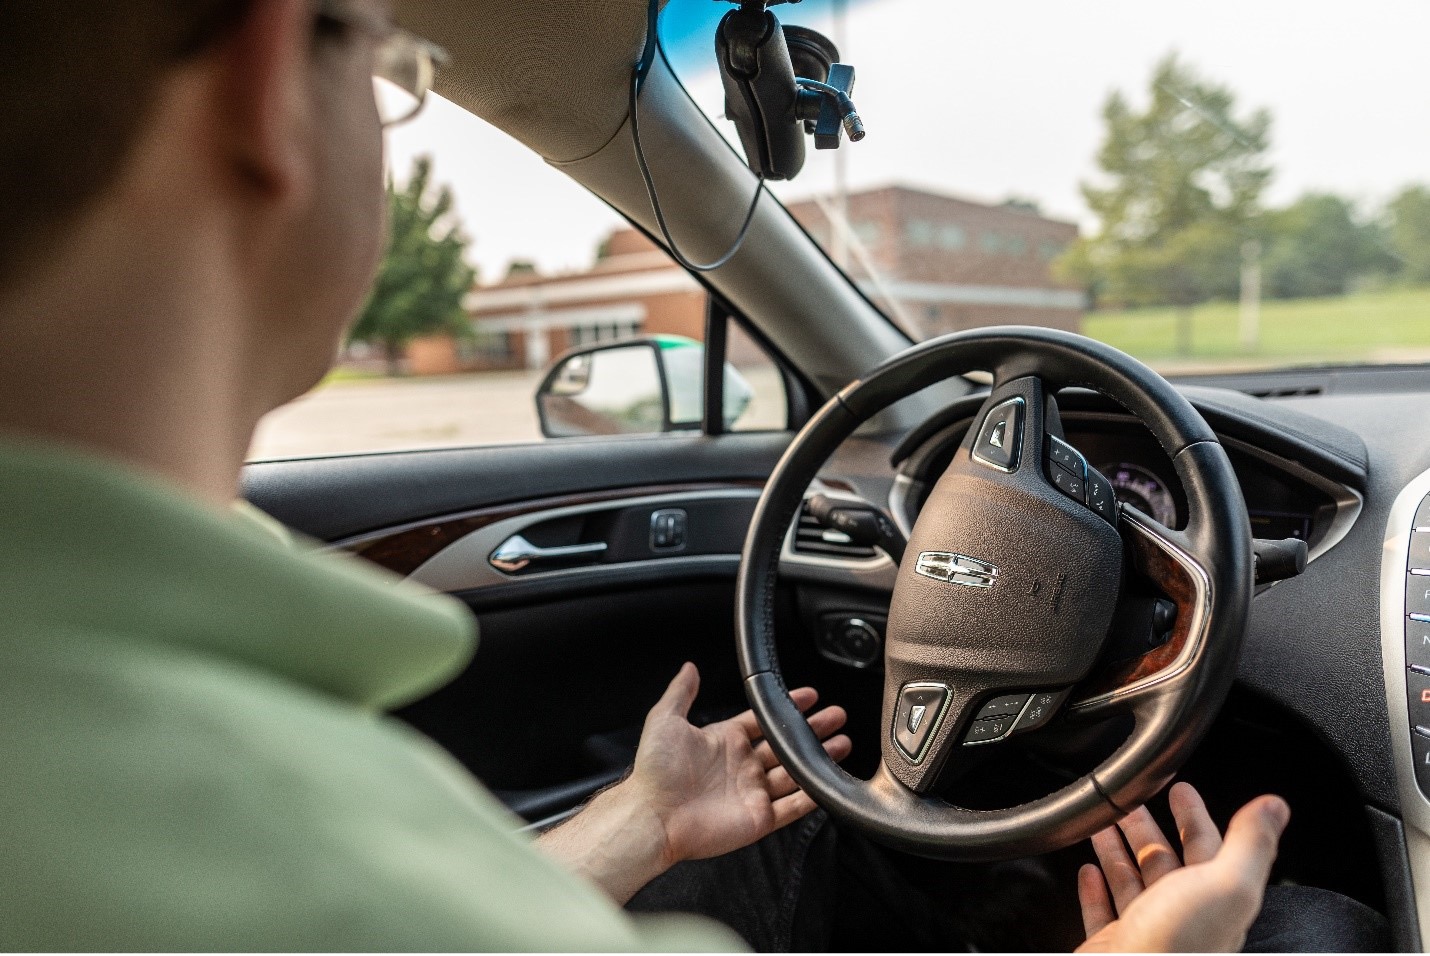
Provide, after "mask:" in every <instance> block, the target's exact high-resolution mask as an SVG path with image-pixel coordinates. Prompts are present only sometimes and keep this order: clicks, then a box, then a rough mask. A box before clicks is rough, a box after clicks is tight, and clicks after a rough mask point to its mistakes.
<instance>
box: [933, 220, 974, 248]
mask: <svg viewBox="0 0 1430 956" xmlns="http://www.w3.org/2000/svg"><path fill="white" fill-rule="evenodd" d="M967 241H968V236H967V235H966V234H965V233H964V231H963V227H962V226H960V225H957V224H956V223H951V222H946V223H944V224H943V225H942V226H940V227H939V230H938V245H939V248H940V249H943V250H944V251H945V252H957V251H958V250H959V249H962V248H963V246H964V243H966V242H967Z"/></svg>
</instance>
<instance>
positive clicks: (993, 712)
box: [977, 694, 1029, 718]
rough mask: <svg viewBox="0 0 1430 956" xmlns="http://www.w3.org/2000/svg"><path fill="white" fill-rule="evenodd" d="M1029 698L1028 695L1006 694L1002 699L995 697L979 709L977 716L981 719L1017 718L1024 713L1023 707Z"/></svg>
mask: <svg viewBox="0 0 1430 956" xmlns="http://www.w3.org/2000/svg"><path fill="white" fill-rule="evenodd" d="M1028 697H1029V695H1028V694H1004V695H1003V696H1002V697H995V698H993V699H992V700H990V701H989V702H988V703H986V704H984V705H983V706H982V707H980V708H978V714H977V716H978V717H980V718H982V717H1016V716H1018V714H1019V712H1020V711H1022V709H1023V705H1024V704H1026V703H1027V702H1028Z"/></svg>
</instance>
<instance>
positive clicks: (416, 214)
mask: <svg viewBox="0 0 1430 956" xmlns="http://www.w3.org/2000/svg"><path fill="white" fill-rule="evenodd" d="M431 174H432V160H431V158H430V157H425V156H423V157H418V159H417V160H416V161H415V162H414V163H413V166H412V174H411V175H410V176H409V177H408V178H407V184H406V185H405V186H403V187H402V188H401V189H400V190H399V189H398V188H397V186H396V184H395V183H393V182H392V181H391V180H390V179H389V180H388V184H387V200H388V209H389V216H388V221H389V225H388V229H389V235H388V241H387V253H386V255H384V256H383V260H382V266H381V267H380V268H379V270H378V273H377V281H376V282H375V283H374V285H373V291H372V296H371V297H370V298H369V299H368V302H367V305H366V307H365V308H364V309H363V312H362V315H361V316H360V317H359V318H358V320H357V322H356V323H355V324H354V325H353V329H352V332H351V333H350V334H349V338H350V339H352V340H353V341H356V342H370V343H373V344H376V345H379V346H381V348H382V350H383V354H384V355H385V356H386V357H387V367H388V371H389V374H393V375H396V374H398V373H399V372H400V371H401V359H402V355H403V352H404V350H405V349H406V347H407V344H408V343H409V342H411V341H412V340H413V339H415V338H419V337H421V336H424V335H435V334H438V333H442V332H445V333H448V334H450V335H454V336H458V337H465V336H468V335H470V334H471V332H472V329H471V323H470V320H469V318H468V316H467V313H466V310H465V309H464V308H463V307H462V301H463V299H465V298H466V295H467V292H468V291H469V290H470V289H471V287H472V283H473V282H474V281H475V280H476V272H475V270H473V269H472V267H471V266H469V265H467V263H466V260H465V259H464V258H463V256H464V253H465V251H466V248H467V238H466V236H465V235H463V233H462V228H461V224H460V223H459V222H458V221H457V219H456V217H455V216H454V215H453V214H452V192H451V190H450V189H448V188H447V187H446V186H443V187H442V188H441V189H439V190H437V193H436V196H435V197H432V196H429V195H428V193H429V185H430V181H431Z"/></svg>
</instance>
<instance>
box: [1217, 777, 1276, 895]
mask: <svg viewBox="0 0 1430 956" xmlns="http://www.w3.org/2000/svg"><path fill="white" fill-rule="evenodd" d="M1290 820H1291V808H1290V807H1289V806H1287V804H1286V801H1285V800H1282V799H1281V798H1280V797H1273V796H1265V797H1257V798H1256V799H1255V800H1253V801H1251V802H1250V803H1248V804H1247V805H1246V806H1244V807H1242V808H1241V809H1240V810H1238V811H1236V815H1235V816H1234V817H1232V818H1231V823H1230V824H1228V825H1227V828H1226V838H1225V840H1224V841H1223V843H1222V847H1221V850H1220V851H1219V852H1218V853H1217V855H1216V865H1217V866H1218V867H1225V868H1226V869H1227V870H1228V873H1229V875H1231V876H1233V878H1234V879H1236V880H1237V882H1238V883H1240V885H1242V886H1244V887H1246V888H1249V889H1254V890H1255V891H1256V893H1257V894H1258V896H1259V895H1260V892H1261V890H1262V889H1263V888H1264V887H1265V886H1266V882H1267V880H1269V879H1270V878H1271V865H1272V864H1273V863H1275V862H1276V848H1277V844H1278V843H1279V842H1280V840H1281V834H1282V832H1283V831H1285V829H1286V824H1287V823H1289V822H1290Z"/></svg>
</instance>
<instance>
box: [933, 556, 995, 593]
mask: <svg viewBox="0 0 1430 956" xmlns="http://www.w3.org/2000/svg"><path fill="white" fill-rule="evenodd" d="M914 570H915V571H917V572H918V573H919V574H922V575H923V576H924V577H926V578H933V579H934V580H935V581H947V582H949V583H950V584H962V585H965V586H967V587H970V588H991V587H992V586H993V582H994V580H995V579H996V578H997V577H998V569H997V568H996V567H994V566H993V565H991V564H989V563H988V562H987V561H979V560H978V559H977V558H970V557H969V556H968V555H966V554H953V553H951V552H948V551H925V552H923V553H922V554H920V555H919V560H918V563H917V564H915V565H914Z"/></svg>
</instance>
